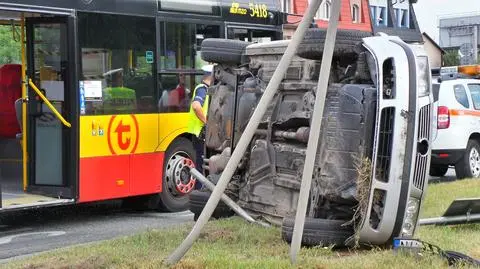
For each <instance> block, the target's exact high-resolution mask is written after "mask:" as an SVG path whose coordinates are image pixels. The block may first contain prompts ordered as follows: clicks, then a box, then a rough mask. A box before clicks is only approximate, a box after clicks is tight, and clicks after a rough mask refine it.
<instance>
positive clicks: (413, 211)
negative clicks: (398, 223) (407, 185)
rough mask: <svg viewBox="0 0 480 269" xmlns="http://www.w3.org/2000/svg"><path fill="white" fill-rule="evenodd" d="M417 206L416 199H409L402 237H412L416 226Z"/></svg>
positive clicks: (418, 202)
mask: <svg viewBox="0 0 480 269" xmlns="http://www.w3.org/2000/svg"><path fill="white" fill-rule="evenodd" d="M419 206H420V201H419V200H418V199H417V198H413V197H410V198H409V199H408V202H407V208H406V209H405V218H404V220H403V227H402V236H413V232H414V231H415V226H416V225H417V218H418V211H419Z"/></svg>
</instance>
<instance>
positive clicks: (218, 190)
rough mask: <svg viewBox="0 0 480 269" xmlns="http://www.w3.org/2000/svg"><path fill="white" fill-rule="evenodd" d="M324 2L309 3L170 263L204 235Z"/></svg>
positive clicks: (315, 0)
mask: <svg viewBox="0 0 480 269" xmlns="http://www.w3.org/2000/svg"><path fill="white" fill-rule="evenodd" d="M321 2H322V0H312V2H311V4H310V5H309V6H308V8H307V11H306V13H305V16H304V17H303V19H302V21H301V22H300V24H299V26H298V28H297V30H296V31H295V33H294V35H293V37H292V39H291V40H290V43H289V44H288V47H287V49H286V51H285V53H284V54H283V56H282V59H281V60H280V62H279V64H278V67H277V69H275V72H274V73H273V76H272V79H271V80H270V82H269V83H268V85H267V88H266V89H265V92H264V94H263V95H262V97H261V98H260V101H259V102H258V105H257V107H256V108H255V111H254V112H253V115H252V118H251V119H250V121H249V122H248V124H247V127H246V128H245V131H244V132H243V134H242V136H241V137H240V140H239V141H238V144H237V147H236V148H235V150H234V151H233V154H232V156H231V158H230V160H229V161H228V163H227V166H226V167H225V170H224V171H223V173H222V175H221V176H220V180H219V181H218V183H217V186H216V187H215V189H214V190H213V192H212V195H211V196H210V199H208V202H207V204H206V205H205V208H204V209H203V211H202V213H201V214H200V217H199V218H198V220H197V222H196V223H195V225H194V226H193V229H192V231H191V232H190V234H189V235H188V236H187V238H185V240H184V241H183V242H182V244H181V245H180V246H179V247H178V248H177V249H176V250H175V251H174V252H173V253H172V254H171V255H170V256H169V257H168V258H167V259H166V261H165V262H166V263H167V264H174V263H177V262H178V261H179V260H180V259H181V258H182V257H183V256H184V255H185V253H187V251H188V250H189V249H190V248H191V247H192V245H193V243H194V241H195V240H196V239H197V238H198V236H199V235H200V232H201V230H202V229H203V227H204V226H205V224H206V223H207V221H208V220H209V219H210V217H211V216H212V213H213V210H214V209H215V208H216V206H217V204H218V202H219V200H220V196H221V195H222V193H223V192H224V191H225V188H226V187H227V184H228V182H229V181H230V179H231V178H232V176H233V174H234V173H235V171H236V169H237V166H238V163H239V162H240V161H241V159H242V157H243V155H244V153H245V151H246V149H247V147H248V145H249V144H250V141H251V140H252V137H253V135H254V134H255V131H256V130H257V128H258V125H259V123H260V121H261V120H262V117H263V115H264V114H265V111H266V110H267V106H268V104H269V103H270V102H271V100H272V99H273V96H274V95H275V93H276V91H277V89H278V86H280V83H281V82H282V80H283V78H284V76H285V73H286V72H287V69H288V67H289V65H290V63H291V61H292V58H293V57H294V56H295V53H296V51H297V48H298V46H299V45H300V42H301V41H302V40H303V36H304V35H305V32H306V31H307V29H308V27H309V26H310V23H311V21H312V20H313V17H314V15H315V12H316V11H317V10H318V7H319V6H320V3H321Z"/></svg>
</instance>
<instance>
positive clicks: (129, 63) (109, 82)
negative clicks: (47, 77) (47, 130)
mask: <svg viewBox="0 0 480 269" xmlns="http://www.w3.org/2000/svg"><path fill="white" fill-rule="evenodd" d="M78 18H79V23H78V25H79V42H80V47H81V50H82V76H81V80H82V81H83V85H85V86H84V87H89V88H85V96H84V97H85V107H86V111H85V114H87V115H114V114H137V113H152V112H155V111H156V105H155V100H156V96H155V87H156V85H155V76H154V65H155V44H156V40H155V19H153V18H144V17H133V16H124V15H111V14H94V13H83V12H79V15H78ZM87 85H88V86H87Z"/></svg>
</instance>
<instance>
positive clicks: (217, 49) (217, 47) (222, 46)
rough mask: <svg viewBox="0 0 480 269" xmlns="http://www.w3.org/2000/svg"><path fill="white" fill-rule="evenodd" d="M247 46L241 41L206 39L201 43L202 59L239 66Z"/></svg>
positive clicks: (246, 43)
mask: <svg viewBox="0 0 480 269" xmlns="http://www.w3.org/2000/svg"><path fill="white" fill-rule="evenodd" d="M249 44H250V43H248V42H245V41H241V40H231V39H223V38H208V39H205V40H204V41H203V42H202V49H201V52H202V59H203V60H204V61H207V62H213V63H219V64H236V65H237V64H241V63H242V58H243V54H244V52H245V48H246V47H247V46H248V45H249Z"/></svg>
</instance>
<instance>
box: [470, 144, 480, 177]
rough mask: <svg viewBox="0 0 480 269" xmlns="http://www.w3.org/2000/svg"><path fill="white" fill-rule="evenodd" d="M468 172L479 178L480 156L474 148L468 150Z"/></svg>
mask: <svg viewBox="0 0 480 269" xmlns="http://www.w3.org/2000/svg"><path fill="white" fill-rule="evenodd" d="M470 171H471V172H472V175H473V176H474V177H479V176H480V154H479V153H478V150H477V149H476V148H472V150H470Z"/></svg>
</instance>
